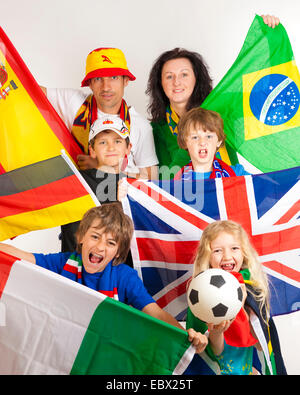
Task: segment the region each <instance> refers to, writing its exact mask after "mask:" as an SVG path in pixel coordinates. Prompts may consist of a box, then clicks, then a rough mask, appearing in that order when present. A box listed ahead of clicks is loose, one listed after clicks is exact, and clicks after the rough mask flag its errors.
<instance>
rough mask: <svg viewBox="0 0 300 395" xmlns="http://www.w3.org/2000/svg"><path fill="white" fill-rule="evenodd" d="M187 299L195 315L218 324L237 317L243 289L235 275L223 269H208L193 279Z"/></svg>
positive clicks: (207, 321) (202, 319)
mask: <svg viewBox="0 0 300 395" xmlns="http://www.w3.org/2000/svg"><path fill="white" fill-rule="evenodd" d="M187 299H188V305H189V308H190V309H191V311H192V313H193V314H194V316H196V317H197V318H199V319H200V320H201V321H204V322H206V323H212V324H215V325H217V324H219V323H220V322H222V321H224V320H231V319H233V318H235V317H236V315H237V314H238V312H239V311H240V309H241V307H242V301H243V291H242V288H241V285H240V283H239V282H238V280H237V279H236V278H235V277H234V275H232V274H230V273H229V272H226V271H225V270H222V269H208V270H205V271H204V272H201V273H199V274H198V275H197V276H196V277H195V278H193V279H192V281H191V282H190V285H189V288H188V292H187Z"/></svg>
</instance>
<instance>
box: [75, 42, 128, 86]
mask: <svg viewBox="0 0 300 395" xmlns="http://www.w3.org/2000/svg"><path fill="white" fill-rule="evenodd" d="M117 75H126V76H127V77H129V79H130V80H131V81H134V80H135V76H134V75H133V74H131V73H130V71H129V70H128V67H127V63H126V58H125V56H124V54H123V52H122V51H121V50H120V49H118V48H98V49H94V50H93V51H92V52H90V53H89V54H88V56H87V59H86V73H85V77H84V79H83V81H82V82H81V86H88V85H89V80H90V79H91V78H96V77H113V76H117Z"/></svg>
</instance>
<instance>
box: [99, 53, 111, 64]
mask: <svg viewBox="0 0 300 395" xmlns="http://www.w3.org/2000/svg"><path fill="white" fill-rule="evenodd" d="M101 56H102V61H103V63H104V62H108V63H112V61H111V60H110V59H109V57H107V56H106V55H101Z"/></svg>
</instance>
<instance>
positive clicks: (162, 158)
mask: <svg viewBox="0 0 300 395" xmlns="http://www.w3.org/2000/svg"><path fill="white" fill-rule="evenodd" d="M262 18H263V20H264V22H265V23H266V24H267V25H268V26H270V27H272V28H274V27H275V26H277V25H278V24H279V19H278V18H276V17H274V16H272V15H262ZM211 90H212V80H211V78H210V76H209V72H208V69H207V66H206V64H205V61H204V60H203V58H202V56H201V55H200V54H198V53H196V52H191V51H188V50H186V49H182V48H175V49H173V50H170V51H166V52H164V53H163V54H162V55H160V56H159V57H158V59H157V60H156V61H155V63H154V65H153V67H152V69H151V71H150V75H149V80H148V85H147V90H146V93H147V94H148V95H149V96H150V103H149V106H148V111H149V112H150V115H151V124H152V128H153V135H154V142H155V149H156V154H157V157H158V161H159V166H160V175H161V177H162V178H166V176H168V175H172V174H176V173H177V172H178V170H179V169H180V168H182V167H183V166H185V165H186V164H187V163H188V162H189V161H190V157H189V155H188V153H187V151H185V150H183V149H181V148H179V147H178V144H177V123H178V121H179V119H180V117H181V116H182V115H183V114H185V113H186V112H187V111H188V110H190V109H191V108H194V107H197V106H200V105H201V104H202V102H203V101H204V99H205V98H206V97H207V96H208V94H209V93H210V91H211ZM171 169H172V170H171Z"/></svg>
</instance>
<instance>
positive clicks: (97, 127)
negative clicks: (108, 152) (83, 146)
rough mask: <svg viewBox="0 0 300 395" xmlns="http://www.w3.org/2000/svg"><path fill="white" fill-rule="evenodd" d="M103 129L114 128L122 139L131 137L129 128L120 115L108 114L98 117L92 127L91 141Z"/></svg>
mask: <svg viewBox="0 0 300 395" xmlns="http://www.w3.org/2000/svg"><path fill="white" fill-rule="evenodd" d="M103 130H113V131H114V132H116V133H117V134H118V135H119V136H120V137H122V139H126V138H127V137H129V130H128V128H127V126H126V125H125V122H124V121H123V120H122V119H121V118H120V117H116V116H109V115H106V116H104V117H100V118H98V119H96V121H95V122H94V123H93V124H92V126H91V128H90V134H89V142H90V141H91V140H92V139H93V138H94V137H95V136H97V134H98V133H100V132H103Z"/></svg>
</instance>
